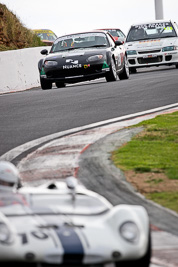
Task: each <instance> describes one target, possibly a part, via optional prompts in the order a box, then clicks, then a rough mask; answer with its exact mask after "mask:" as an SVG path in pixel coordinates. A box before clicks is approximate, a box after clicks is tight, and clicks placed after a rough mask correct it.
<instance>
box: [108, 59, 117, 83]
mask: <svg viewBox="0 0 178 267" xmlns="http://www.w3.org/2000/svg"><path fill="white" fill-rule="evenodd" d="M117 77H118V76H117V71H116V64H115V62H114V59H113V58H111V65H110V71H109V73H107V75H106V81H107V82H114V81H116V80H117Z"/></svg>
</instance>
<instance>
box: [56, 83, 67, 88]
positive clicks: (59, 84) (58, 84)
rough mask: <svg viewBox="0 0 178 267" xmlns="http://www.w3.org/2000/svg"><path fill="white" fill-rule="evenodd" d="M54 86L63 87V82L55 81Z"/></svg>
mask: <svg viewBox="0 0 178 267" xmlns="http://www.w3.org/2000/svg"><path fill="white" fill-rule="evenodd" d="M56 87H57V88H62V87H65V83H61V82H56Z"/></svg>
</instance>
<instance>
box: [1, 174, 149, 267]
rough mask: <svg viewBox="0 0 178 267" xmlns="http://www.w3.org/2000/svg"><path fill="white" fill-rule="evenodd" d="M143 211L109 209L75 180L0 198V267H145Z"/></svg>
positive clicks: (124, 207)
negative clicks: (12, 266) (111, 266)
mask: <svg viewBox="0 0 178 267" xmlns="http://www.w3.org/2000/svg"><path fill="white" fill-rule="evenodd" d="M150 257H151V236H150V227H149V218H148V215H147V212H146V210H145V209H144V208H143V207H142V206H136V205H118V206H112V205H111V204H110V203H109V202H108V201H107V200H106V199H105V198H103V197H102V196H100V195H98V194H97V193H94V192H92V191H89V190H87V189H86V188H85V187H84V186H82V185H80V184H78V183H77V180H76V179H75V178H73V177H68V178H67V179H66V181H60V182H54V183H52V182H50V183H46V184H44V185H41V186H38V187H24V188H21V189H20V190H19V192H17V193H11V194H9V195H8V194H7V193H6V194H1V195H0V265H1V266H6V264H7V266H9V265H8V264H9V262H11V263H12V262H13V263H15V264H17V263H18V265H17V266H22V265H23V266H28V263H29V265H30V266H74V265H75V266H81V265H82V266H83V265H84V266H104V265H105V264H107V263H111V262H112V263H113V262H115V265H116V266H117V267H120V266H137V267H139V266H140V267H148V266H149V262H150Z"/></svg>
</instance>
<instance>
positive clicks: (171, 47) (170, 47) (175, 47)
mask: <svg viewBox="0 0 178 267" xmlns="http://www.w3.org/2000/svg"><path fill="white" fill-rule="evenodd" d="M173 50H178V46H175V45H171V46H165V47H163V48H162V51H163V52H167V51H173Z"/></svg>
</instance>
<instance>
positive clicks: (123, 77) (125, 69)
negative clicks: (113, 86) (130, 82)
mask: <svg viewBox="0 0 178 267" xmlns="http://www.w3.org/2000/svg"><path fill="white" fill-rule="evenodd" d="M129 76H130V72H129V64H128V60H127V58H126V57H125V59H124V67H123V71H122V72H121V73H119V79H120V80H126V79H129Z"/></svg>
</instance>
